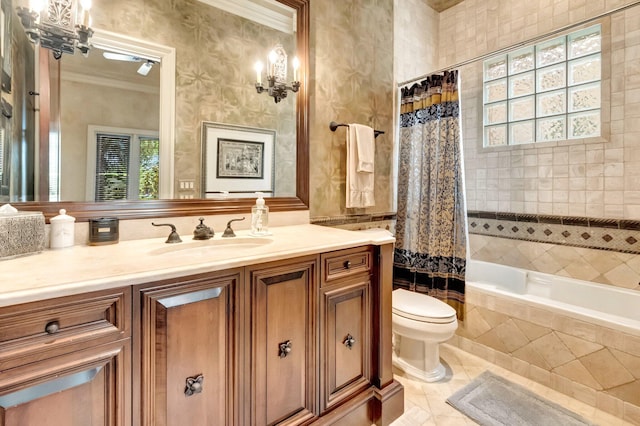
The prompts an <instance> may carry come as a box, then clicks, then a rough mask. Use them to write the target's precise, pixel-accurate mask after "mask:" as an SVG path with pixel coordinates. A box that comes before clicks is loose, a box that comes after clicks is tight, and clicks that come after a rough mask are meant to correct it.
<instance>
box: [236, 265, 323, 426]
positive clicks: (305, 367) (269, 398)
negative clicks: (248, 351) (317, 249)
mask: <svg viewBox="0 0 640 426" xmlns="http://www.w3.org/2000/svg"><path fill="white" fill-rule="evenodd" d="M248 274H249V280H250V281H249V282H250V283H251V299H252V300H251V308H252V309H251V312H252V319H251V324H252V348H253V353H252V355H251V373H252V374H251V378H252V380H251V383H252V386H251V393H252V394H251V402H252V407H251V413H250V415H251V416H252V420H251V422H250V424H254V425H273V424H277V423H280V422H285V421H286V422H287V423H301V422H304V421H306V420H309V419H312V418H313V417H315V415H316V404H315V400H316V395H317V394H316V391H315V386H316V380H315V374H314V371H315V365H316V355H315V354H316V345H315V336H316V334H315V332H314V329H313V327H314V324H313V317H314V310H313V303H314V301H315V298H314V294H315V288H316V283H317V279H316V259H315V257H314V258H307V260H299V261H296V262H295V263H289V264H281V265H277V266H271V267H267V268H261V269H253V270H249V272H248Z"/></svg>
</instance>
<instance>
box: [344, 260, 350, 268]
mask: <svg viewBox="0 0 640 426" xmlns="http://www.w3.org/2000/svg"><path fill="white" fill-rule="evenodd" d="M344 267H345V269H351V261H350V260H345V261H344Z"/></svg>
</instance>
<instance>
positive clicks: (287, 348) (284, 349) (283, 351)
mask: <svg viewBox="0 0 640 426" xmlns="http://www.w3.org/2000/svg"><path fill="white" fill-rule="evenodd" d="M278 346H279V349H280V352H279V354H278V355H279V356H280V358H284V357H286V356H287V355H289V354H290V353H291V340H287V341H286V342H282V343H280V344H279V345H278Z"/></svg>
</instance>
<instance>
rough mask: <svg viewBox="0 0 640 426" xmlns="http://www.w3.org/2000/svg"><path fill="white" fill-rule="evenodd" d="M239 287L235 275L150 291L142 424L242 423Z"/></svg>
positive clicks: (144, 299)
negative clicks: (238, 391) (237, 375)
mask: <svg viewBox="0 0 640 426" xmlns="http://www.w3.org/2000/svg"><path fill="white" fill-rule="evenodd" d="M239 282H240V274H239V273H232V274H225V275H220V276H213V277H212V276H205V277H202V276H201V277H197V278H192V279H189V280H180V281H179V282H173V283H169V284H166V285H162V284H158V285H157V286H154V287H152V288H145V289H143V290H142V292H141V305H142V310H141V314H142V318H141V323H142V336H141V345H142V359H141V364H142V368H141V371H140V382H141V386H142V395H141V400H142V404H141V411H142V424H144V425H148V426H163V425H170V426H173V425H202V426H205V425H233V424H238V421H237V412H236V410H235V408H234V401H235V400H237V395H236V389H237V385H236V379H235V374H234V371H235V370H236V369H235V364H236V362H235V360H234V359H235V357H234V354H235V353H236V349H237V341H238V340H237V339H238V337H237V331H236V330H237V320H236V318H235V316H234V306H236V304H237V292H238V284H239ZM134 377H135V376H134Z"/></svg>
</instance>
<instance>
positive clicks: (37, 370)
mask: <svg viewBox="0 0 640 426" xmlns="http://www.w3.org/2000/svg"><path fill="white" fill-rule="evenodd" d="M130 297H131V293H130V289H121V290H116V291H105V292H98V293H90V294H84V295H80V296H72V297H64V298H58V299H51V300H47V301H43V302H35V303H27V304H21V305H14V306H9V307H5V308H0V342H1V343H0V370H1V373H0V425H7V426H9V425H39V426H41V425H44V426H49V425H50V426H57V425H60V426H63V425H65V426H66V425H76V424H77V425H113V426H115V425H130V424H131V393H130V377H131V370H130V366H131V350H130V348H131V343H130V330H131V329H130V318H131V315H130V307H131V304H130Z"/></svg>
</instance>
